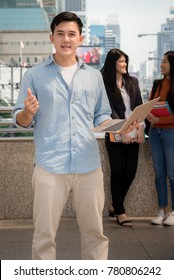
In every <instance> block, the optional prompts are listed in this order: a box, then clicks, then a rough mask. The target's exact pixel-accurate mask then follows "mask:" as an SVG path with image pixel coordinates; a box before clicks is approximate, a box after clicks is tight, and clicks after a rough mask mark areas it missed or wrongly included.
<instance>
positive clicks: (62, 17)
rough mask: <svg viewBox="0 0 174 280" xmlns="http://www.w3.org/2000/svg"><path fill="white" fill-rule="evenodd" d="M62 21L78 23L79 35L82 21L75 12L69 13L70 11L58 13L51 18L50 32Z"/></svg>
mask: <svg viewBox="0 0 174 280" xmlns="http://www.w3.org/2000/svg"><path fill="white" fill-rule="evenodd" d="M63 21H74V22H76V23H77V25H78V29H79V32H80V35H81V34H82V27H83V23H82V21H81V19H80V18H79V17H78V16H77V15H76V14H74V13H71V12H62V13H60V14H58V15H57V16H55V17H54V18H53V20H52V23H51V25H50V28H51V32H52V34H53V33H54V29H55V27H56V26H57V25H59V24H60V23H61V22H63Z"/></svg>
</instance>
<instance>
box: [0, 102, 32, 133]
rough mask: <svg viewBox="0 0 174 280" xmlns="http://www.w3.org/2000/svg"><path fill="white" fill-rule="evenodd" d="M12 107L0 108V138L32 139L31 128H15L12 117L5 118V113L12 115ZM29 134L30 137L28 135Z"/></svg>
mask: <svg viewBox="0 0 174 280" xmlns="http://www.w3.org/2000/svg"><path fill="white" fill-rule="evenodd" d="M12 111H13V106H0V138H4V137H5V138H6V137H10V138H11V137H15V138H18V137H21V136H22V137H27V138H28V137H29V138H30V137H33V128H32V127H31V128H22V127H17V126H15V124H14V122H13V119H12V116H11V117H10V116H8V117H7V118H6V117H5V116H4V114H5V113H8V114H10V115H11V114H12ZM28 133H30V135H28Z"/></svg>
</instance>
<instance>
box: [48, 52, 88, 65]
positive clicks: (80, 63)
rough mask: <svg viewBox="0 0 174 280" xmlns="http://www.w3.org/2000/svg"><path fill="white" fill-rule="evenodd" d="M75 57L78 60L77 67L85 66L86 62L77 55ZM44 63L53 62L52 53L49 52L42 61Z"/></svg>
mask: <svg viewBox="0 0 174 280" xmlns="http://www.w3.org/2000/svg"><path fill="white" fill-rule="evenodd" d="M76 58H77V62H78V68H80V67H84V68H86V64H85V63H84V62H83V60H82V59H81V58H80V57H78V56H76ZM44 63H45V65H50V64H52V63H55V60H54V56H53V54H51V55H50V56H49V57H48V58H47V59H46V60H45V61H44ZM56 65H57V64H56ZM57 66H59V65H57Z"/></svg>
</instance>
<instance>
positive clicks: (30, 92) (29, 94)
mask: <svg viewBox="0 0 174 280" xmlns="http://www.w3.org/2000/svg"><path fill="white" fill-rule="evenodd" d="M27 95H28V97H29V96H31V95H32V91H31V88H28V89H27Z"/></svg>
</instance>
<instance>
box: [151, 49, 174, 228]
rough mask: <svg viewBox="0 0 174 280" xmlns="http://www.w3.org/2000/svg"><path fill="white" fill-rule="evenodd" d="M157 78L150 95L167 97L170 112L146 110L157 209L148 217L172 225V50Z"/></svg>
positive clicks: (173, 81)
mask: <svg viewBox="0 0 174 280" xmlns="http://www.w3.org/2000/svg"><path fill="white" fill-rule="evenodd" d="M161 74H162V75H163V76H164V77H163V79H161V80H156V81H154V84H153V88H152V92H151V96H150V99H153V98H155V97H157V96H160V97H161V98H160V101H167V102H168V105H169V106H170V109H171V111H172V112H171V113H169V114H166V116H157V115H155V114H149V115H148V117H147V120H148V121H149V122H150V123H151V127H150V131H149V143H150V149H151V155H152V161H153V167H154V171H155V185H156V190H157V196H158V205H159V213H158V215H157V216H156V217H155V218H154V219H153V220H152V221H151V223H152V224H154V225H161V224H164V225H168V226H171V225H174V163H173V156H174V114H173V112H174V51H168V52H166V53H165V54H164V57H163V59H162V62H161ZM167 177H168V179H169V184H170V190H171V202H172V211H171V212H170V213H169V214H166V208H167V207H168V186H167Z"/></svg>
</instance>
